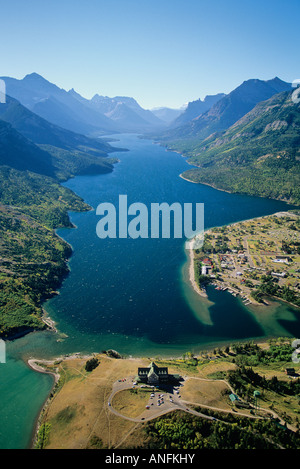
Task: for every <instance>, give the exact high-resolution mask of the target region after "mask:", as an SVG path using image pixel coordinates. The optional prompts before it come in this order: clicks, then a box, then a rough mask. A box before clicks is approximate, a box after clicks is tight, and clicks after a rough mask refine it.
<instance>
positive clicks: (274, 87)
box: [161, 77, 291, 141]
mask: <svg viewBox="0 0 300 469" xmlns="http://www.w3.org/2000/svg"><path fill="white" fill-rule="evenodd" d="M290 89H291V84H290V83H286V82H284V81H282V80H280V79H279V78H277V77H276V78H274V79H272V80H267V81H263V80H258V79H251V80H247V81H244V82H243V83H242V84H241V85H240V86H238V87H237V88H236V89H234V90H233V91H231V93H229V94H227V95H226V96H224V97H223V98H222V99H220V100H219V101H218V102H216V103H215V104H214V105H213V106H212V107H211V108H210V109H209V110H208V111H206V112H205V113H204V114H201V115H200V116H199V117H197V118H195V119H193V120H192V121H190V122H188V123H187V124H185V125H183V126H181V127H177V128H175V129H171V130H170V131H168V132H165V133H163V134H162V135H161V139H162V140H164V141H169V140H170V141H172V140H178V139H193V140H195V139H197V140H203V139H205V138H207V137H208V136H209V135H211V134H212V133H214V132H219V131H223V130H226V129H228V128H229V127H230V126H231V125H233V124H234V123H235V122H236V121H237V120H238V119H240V118H241V117H243V116H244V115H245V114H247V113H248V112H249V111H251V109H253V108H254V106H255V105H256V104H258V103H259V102H261V101H264V100H266V99H269V98H270V97H272V96H273V95H275V94H277V93H280V92H282V91H288V90H290Z"/></svg>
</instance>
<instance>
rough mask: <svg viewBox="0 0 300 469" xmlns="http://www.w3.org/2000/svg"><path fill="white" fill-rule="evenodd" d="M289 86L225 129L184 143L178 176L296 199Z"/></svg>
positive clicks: (298, 142)
mask: <svg viewBox="0 0 300 469" xmlns="http://www.w3.org/2000/svg"><path fill="white" fill-rule="evenodd" d="M291 96H292V92H283V93H279V94H277V95H275V96H273V97H271V98H270V99H268V100H266V101H263V102H261V103H259V104H258V105H256V107H255V108H254V109H253V110H251V111H250V112H249V113H247V114H246V115H245V116H243V117H242V118H241V119H240V120H239V121H238V122H236V123H235V124H234V125H232V126H231V127H230V128H229V129H228V130H226V131H224V132H222V133H218V134H214V135H211V136H210V137H209V138H207V139H206V140H204V141H202V142H200V143H198V145H195V146H194V148H193V150H192V151H191V150H190V149H187V151H185V153H184V154H185V155H186V156H188V157H189V163H191V164H192V165H195V166H198V167H199V169H191V170H189V171H186V172H185V173H184V174H183V176H184V177H186V178H187V179H189V180H191V181H194V182H203V183H207V184H211V185H213V186H215V187H217V188H220V189H225V190H229V191H233V192H244V193H247V194H253V195H260V196H264V197H272V198H279V199H282V200H287V201H290V202H294V203H300V165H299V160H300V110H299V105H298V104H295V103H294V102H293V101H292V99H291Z"/></svg>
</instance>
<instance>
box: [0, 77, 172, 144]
mask: <svg viewBox="0 0 300 469" xmlns="http://www.w3.org/2000/svg"><path fill="white" fill-rule="evenodd" d="M1 79H2V80H4V82H5V84H6V92H7V94H8V95H9V96H11V97H13V98H15V99H17V100H18V101H19V102H20V103H21V104H23V106H25V107H27V108H28V109H29V110H30V111H32V112H34V113H35V114H37V115H39V116H40V117H42V118H44V119H46V120H47V121H49V122H51V123H52V124H55V125H58V126H60V127H62V128H64V129H67V130H71V131H73V132H77V133H81V134H85V135H89V136H96V137H98V136H100V135H104V134H112V133H118V132H132V131H134V132H145V131H149V130H151V129H158V128H162V127H163V126H164V125H165V123H164V122H163V121H161V120H160V119H159V118H158V117H156V116H155V115H154V114H153V113H152V112H151V111H148V110H145V109H143V108H142V107H141V106H140V105H139V104H138V103H137V102H136V101H135V100H134V99H133V98H127V97H115V98H108V97H103V96H99V95H95V96H94V97H93V98H92V99H90V100H89V99H86V98H84V97H82V96H81V95H80V94H79V93H77V92H76V91H75V90H74V89H71V90H69V91H66V90H64V89H62V88H59V87H58V86H56V85H55V84H53V83H50V82H49V81H48V80H46V79H45V78H43V77H42V76H41V75H38V74H37V73H31V74H29V75H26V76H25V77H24V78H23V79H21V80H18V79H16V78H11V77H1Z"/></svg>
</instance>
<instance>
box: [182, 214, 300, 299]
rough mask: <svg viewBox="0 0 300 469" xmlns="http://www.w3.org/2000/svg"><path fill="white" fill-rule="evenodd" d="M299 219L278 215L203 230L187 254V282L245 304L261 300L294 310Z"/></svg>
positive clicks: (299, 284)
mask: <svg viewBox="0 0 300 469" xmlns="http://www.w3.org/2000/svg"><path fill="white" fill-rule="evenodd" d="M299 230H300V216H299V212H297V211H289V212H279V213H275V214H274V215H271V216H265V217H261V218H255V219H252V220H247V221H243V222H239V223H234V224H232V225H227V226H223V227H215V228H211V229H210V230H207V231H206V233H205V235H204V243H203V246H202V247H201V248H200V249H196V250H195V251H193V252H192V254H191V264H190V280H191V283H192V285H193V287H194V289H195V291H197V292H198V293H200V294H203V290H204V288H205V285H207V284H208V283H210V284H212V285H213V286H215V287H216V288H217V289H221V290H228V291H229V292H230V293H232V294H233V295H235V296H237V295H239V296H240V297H241V298H242V299H243V301H244V303H245V304H246V305H248V304H250V303H253V304H268V303H267V301H266V297H267V296H271V297H275V298H279V299H281V300H284V301H287V302H289V303H291V304H293V305H295V306H298V307H299V306H300V232H299Z"/></svg>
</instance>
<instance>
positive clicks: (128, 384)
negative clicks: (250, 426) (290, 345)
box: [107, 378, 296, 431]
mask: <svg viewBox="0 0 300 469" xmlns="http://www.w3.org/2000/svg"><path fill="white" fill-rule="evenodd" d="M187 379H188V378H187ZM193 379H199V380H203V381H211V380H209V379H205V378H193ZM133 381H134V380H133V379H132V378H128V379H126V380H124V381H117V382H116V383H114V385H113V389H112V392H111V394H110V396H109V399H108V402H107V404H108V409H109V410H110V412H112V413H113V414H115V415H117V416H118V417H121V418H125V419H127V420H131V421H132V422H136V423H141V422H146V421H148V420H152V419H155V418H157V417H160V416H161V415H164V414H167V413H168V412H172V411H174V410H183V411H184V412H188V413H189V414H193V415H196V416H197V417H202V418H204V419H207V420H215V421H220V422H223V423H224V424H228V422H226V421H224V420H221V419H217V418H215V417H211V416H209V415H206V414H203V413H201V412H197V411H196V410H194V409H191V408H189V407H188V405H195V406H196V405H199V403H197V402H189V401H185V400H183V399H182V398H181V397H179V396H180V389H181V387H182V386H183V385H184V384H181V386H179V394H176V392H175V393H168V392H163V394H164V399H163V400H164V403H163V404H161V405H158V399H159V397H158V395H159V394H161V393H162V392H161V391H157V390H156V391H154V395H155V397H153V398H151V397H150V396H151V393H150V392H149V401H148V405H149V409H146V408H145V410H144V412H142V414H141V415H139V416H138V417H128V416H125V415H123V414H121V413H120V412H118V411H117V410H116V409H114V408H113V406H112V404H111V403H112V399H113V397H114V395H115V394H116V393H117V392H119V391H122V390H125V389H132V387H133ZM212 381H214V380H212ZM222 381H223V380H222ZM224 383H225V384H226V385H227V386H228V388H229V389H230V390H231V392H234V391H233V389H232V388H231V386H230V385H229V384H228V383H227V382H226V381H224ZM170 396H171V399H172V400H170ZM146 405H147V404H146ZM202 407H206V408H208V409H211V410H214V411H216V412H225V413H228V412H231V411H230V410H225V409H219V408H215V407H211V406H203V405H202ZM260 410H261V411H265V412H267V413H268V414H269V415H270V414H272V415H273V418H278V419H279V421H280V423H282V424H284V422H283V421H282V419H280V418H279V416H278V415H277V414H276V413H275V412H273V411H271V410H270V409H263V408H260ZM234 414H235V415H240V416H244V417H247V418H263V417H258V416H256V415H249V414H244V413H243V412H239V411H235V412H234ZM288 428H289V429H290V430H292V431H296V428H294V426H293V425H288Z"/></svg>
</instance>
